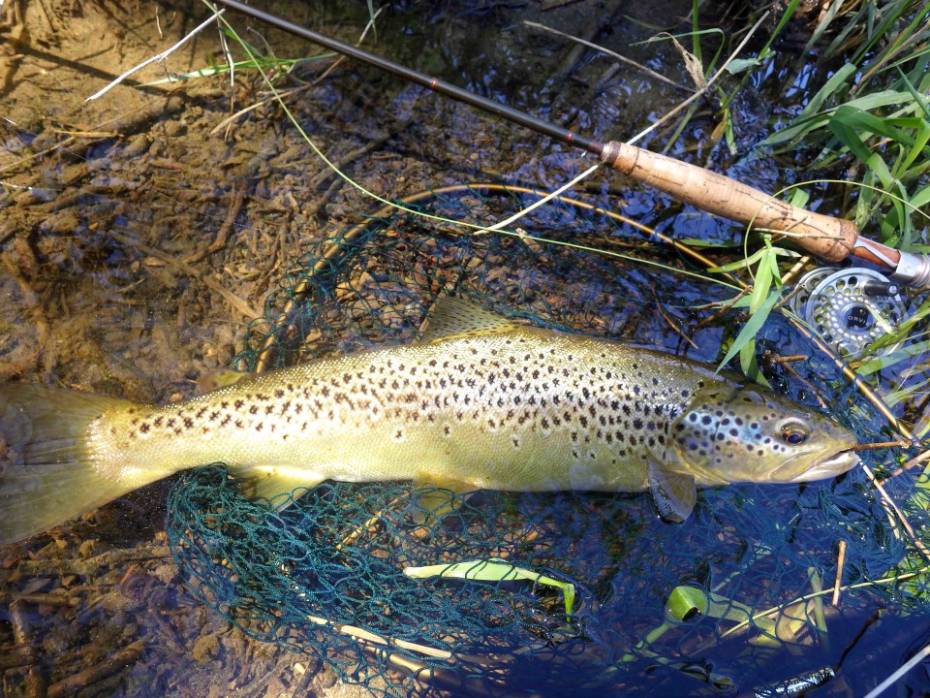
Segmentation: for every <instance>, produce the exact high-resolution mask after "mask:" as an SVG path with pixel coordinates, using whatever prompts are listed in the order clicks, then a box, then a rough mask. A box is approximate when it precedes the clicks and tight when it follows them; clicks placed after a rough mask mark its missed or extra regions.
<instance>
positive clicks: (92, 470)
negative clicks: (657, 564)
mask: <svg viewBox="0 0 930 698" xmlns="http://www.w3.org/2000/svg"><path fill="white" fill-rule="evenodd" d="M0 420H2V421H3V423H4V429H3V430H2V431H0V433H3V434H5V435H6V440H7V441H8V443H7V445H6V446H7V452H6V455H5V460H6V467H5V471H0V472H2V474H0V542H11V541H16V540H20V539H22V538H24V537H27V536H29V535H32V534H34V533H37V532H39V531H42V530H44V529H45V528H48V527H50V526H53V525H55V524H58V523H60V522H62V521H64V520H66V519H69V518H71V517H73V516H76V515H78V514H80V513H82V512H85V511H88V510H91V509H93V508H95V507H97V506H100V505H101V504H103V503H105V502H107V501H110V500H112V499H114V498H116V497H118V496H120V495H122V494H124V493H126V492H128V491H130V490H132V489H135V488H137V487H141V486H142V485H145V484H147V483H149V482H153V481H154V480H157V479H159V478H162V477H165V476H167V475H170V474H171V473H174V472H177V471H178V470H181V469H184V468H190V467H194V466H198V465H204V464H208V463H214V462H223V463H226V464H227V465H228V466H229V467H230V469H231V471H232V472H233V473H234V474H236V475H237V476H241V477H242V478H249V479H250V480H251V481H253V482H254V481H256V480H257V483H258V484H257V489H256V492H257V493H258V494H260V495H263V496H266V497H270V496H273V495H275V494H278V493H282V492H289V491H291V490H292V489H294V488H296V487H300V486H305V487H312V486H313V485H314V484H316V483H318V482H321V481H323V480H326V479H333V480H343V481H351V482H362V481H372V480H413V481H415V482H417V483H425V484H433V485H438V486H442V487H448V488H450V489H453V490H456V491H464V490H474V489H498V490H514V491H546V490H548V491H552V490H567V489H573V490H601V491H616V492H636V491H640V490H646V489H649V490H651V491H652V494H653V496H654V498H655V501H656V504H657V505H658V508H659V512H660V513H661V514H662V516H663V517H665V518H667V519H670V520H676V521H681V520H683V519H685V518H686V517H687V516H688V514H689V513H690V511H691V509H692V507H693V506H694V503H695V497H696V492H695V488H696V487H707V486H716V485H723V484H727V483H733V482H765V483H789V482H805V481H809V480H817V479H821V478H827V477H832V476H835V475H838V474H840V473H842V472H845V471H846V470H848V469H849V468H851V467H852V466H853V465H855V464H856V463H857V462H858V458H857V456H856V455H855V453H854V452H853V451H851V450H850V449H851V448H852V447H853V446H855V444H856V438H855V437H854V436H853V435H852V434H851V433H850V432H849V431H847V430H846V429H844V428H843V427H841V426H839V425H838V424H836V423H835V422H834V421H832V420H831V419H830V418H828V417H827V416H825V415H822V414H819V413H817V412H813V411H811V410H809V409H807V408H804V407H801V406H798V405H796V404H794V403H792V402H790V401H788V400H787V399H785V398H783V397H780V396H778V395H775V394H773V393H770V392H765V391H763V389H761V388H760V387H758V386H756V385H754V384H745V383H743V382H741V381H740V380H739V379H736V378H734V377H731V376H727V375H717V374H715V373H714V371H713V369H712V368H710V367H708V366H705V365H702V364H699V363H695V362H692V361H689V360H685V359H680V358H675V357H672V356H669V355H666V354H662V353H658V352H654V351H650V350H646V349H640V348H632V347H629V346H626V345H623V344H620V343H618V342H615V341H611V340H607V339H599V338H595V337H589V336H583V335H576V334H569V333H563V332H557V331H553V330H547V329H540V328H535V327H532V326H528V325H523V324H518V323H514V322H512V321H510V320H507V319H504V318H502V317H500V316H497V315H494V314H492V313H490V312H488V311H486V310H483V309H481V308H477V307H474V306H471V305H469V304H466V303H464V302H463V301H458V300H454V299H446V300H444V301H441V302H440V303H439V304H437V308H436V309H435V310H434V313H433V317H432V319H431V320H430V323H429V325H428V327H427V331H426V333H425V334H424V336H423V337H422V339H421V340H420V341H418V342H416V343H414V344H411V345H407V346H392V347H388V348H378V349H373V350H368V351H362V352H359V353H355V354H351V355H347V356H341V357H335V358H326V359H322V360H319V361H315V362H312V363H310V364H307V365H302V366H296V367H293V368H288V369H282V370H279V371H276V372H273V373H268V374H264V375H260V376H255V377H250V378H248V379H245V380H242V381H240V382H238V383H236V384H234V385H231V386H228V387H224V388H220V389H218V390H214V391H213V392H210V393H208V394H206V395H202V396H199V397H194V398H192V399H190V400H188V401H186V402H183V403H178V404H171V405H164V406H155V405H142V404H135V403H132V402H129V401H125V400H119V399H115V398H109V397H100V396H95V395H90V394H86V393H78V392H73V391H66V390H56V389H50V388H43V387H39V386H32V385H25V384H7V385H5V386H0ZM11 435H12V436H11Z"/></svg>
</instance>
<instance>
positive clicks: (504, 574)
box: [404, 558, 575, 618]
mask: <svg viewBox="0 0 930 698" xmlns="http://www.w3.org/2000/svg"><path fill="white" fill-rule="evenodd" d="M404 574H405V575H406V576H408V577H412V578H413V579H429V578H430V577H443V578H447V579H465V580H468V581H476V582H510V581H514V580H527V581H530V582H533V583H534V584H542V585H544V586H551V587H555V588H557V589H559V590H561V592H562V596H563V598H564V601H565V616H566V617H567V618H571V616H572V609H573V608H574V605H575V585H574V584H572V583H571V582H563V581H561V580H558V579H553V578H552V577H547V576H546V575H544V574H541V573H539V572H533V571H532V570H528V569H526V568H524V567H517V566H516V565H514V564H512V563H510V562H507V561H506V560H498V559H496V558H490V559H487V560H465V561H463V562H454V563H451V564H439V565H426V566H424V567H405V568H404Z"/></svg>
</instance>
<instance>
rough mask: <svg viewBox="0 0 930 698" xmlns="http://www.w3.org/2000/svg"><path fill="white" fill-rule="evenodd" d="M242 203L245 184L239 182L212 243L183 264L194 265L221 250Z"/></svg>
mask: <svg viewBox="0 0 930 698" xmlns="http://www.w3.org/2000/svg"><path fill="white" fill-rule="evenodd" d="M243 201H245V182H241V181H240V182H239V184H238V186H237V187H236V190H235V191H234V192H233V196H232V201H231V202H230V204H229V209H227V211H226V217H225V218H224V219H223V222H222V224H220V228H219V230H217V231H216V237H215V238H213V242H211V243H210V244H209V245H207V246H206V247H204V248H202V249H201V250H199V251H197V252H194V254H192V255H191V256H189V257H188V258H187V259H185V260H184V261H185V262H187V263H188V264H196V263H197V262H199V261H200V260H202V259H203V258H204V257H206V256H207V255H210V254H213V253H214V252H218V251H219V250H221V249H223V247H224V246H225V245H226V242H227V241H228V240H229V233H230V232H231V231H232V228H233V225H234V224H235V222H236V218H238V217H239V212H240V211H241V210H242V202H243Z"/></svg>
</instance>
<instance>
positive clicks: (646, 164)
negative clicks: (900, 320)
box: [601, 141, 859, 262]
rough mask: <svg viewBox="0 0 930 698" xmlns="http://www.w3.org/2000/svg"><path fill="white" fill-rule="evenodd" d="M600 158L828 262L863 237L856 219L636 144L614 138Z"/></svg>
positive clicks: (839, 257) (841, 256)
mask: <svg viewBox="0 0 930 698" xmlns="http://www.w3.org/2000/svg"><path fill="white" fill-rule="evenodd" d="M601 159H602V160H603V161H604V162H605V163H607V164H608V165H610V166H611V167H613V168H614V169H615V170H618V171H620V172H622V173H624V174H626V175H628V176H630V177H632V178H633V179H635V180H637V181H640V182H643V183H645V184H648V185H650V186H653V187H655V188H656V189H660V190H662V191H664V192H666V193H668V194H671V195H672V196H674V197H675V198H676V199H678V200H679V201H683V202H685V203H689V204H693V205H694V206H697V207H698V208H701V209H703V210H705V211H709V212H710V213H714V214H716V215H719V216H724V217H726V218H731V219H733V220H736V221H740V222H743V223H747V224H748V223H751V224H752V226H753V227H754V228H757V229H765V230H769V231H776V232H780V233H782V234H783V235H784V237H786V238H789V239H790V240H791V242H793V243H794V244H795V245H797V246H798V247H801V248H803V249H804V250H805V251H807V252H810V253H811V254H813V255H816V256H817V257H820V258H821V259H824V260H826V261H828V262H839V261H840V260H843V259H845V258H846V257H847V256H848V255H849V254H851V253H853V251H854V249H855V247H856V242H857V239H858V238H859V230H858V229H857V228H856V225H855V224H854V223H853V222H852V221H847V220H843V219H841V218H834V217H832V216H825V215H823V214H821V213H813V212H811V211H805V210H804V209H802V208H798V207H797V206H792V205H791V204H788V203H785V202H784V201H780V200H779V199H776V198H774V197H772V196H770V195H769V194H766V193H765V192H763V191H760V190H758V189H754V188H753V187H750V186H747V185H745V184H742V183H740V182H738V181H736V180H735V179H731V178H729V177H725V176H724V175H721V174H717V173H716V172H711V171H710V170H706V169H704V168H703V167H698V166H696V165H691V164H689V163H686V162H682V161H681V160H676V159H674V158H670V157H668V156H666V155H659V154H658V153H653V152H651V151H649V150H643V149H642V148H637V147H636V146H635V145H628V144H626V143H617V142H616V141H611V142H609V143H607V144H606V145H605V146H604V148H603V150H602V151H601Z"/></svg>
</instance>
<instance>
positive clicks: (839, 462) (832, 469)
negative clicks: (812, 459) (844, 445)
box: [791, 449, 859, 482]
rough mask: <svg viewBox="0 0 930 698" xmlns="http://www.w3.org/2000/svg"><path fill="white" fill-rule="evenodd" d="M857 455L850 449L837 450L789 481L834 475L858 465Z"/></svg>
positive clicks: (809, 479)
mask: <svg viewBox="0 0 930 698" xmlns="http://www.w3.org/2000/svg"><path fill="white" fill-rule="evenodd" d="M858 463H859V456H858V454H857V453H856V452H855V451H853V450H851V449H848V450H845V451H839V452H837V453H834V454H833V455H831V456H827V457H826V458H823V459H822V460H819V461H817V462H816V463H815V464H814V466H813V467H811V468H808V469H807V470H805V471H804V472H803V473H801V474H799V475H798V476H796V477H794V478H793V479H792V480H791V482H810V481H812V480H824V479H826V478H830V477H836V476H837V475H841V474H842V473H845V472H846V471H847V470H850V469H851V468H853V467H854V466H856V465H858Z"/></svg>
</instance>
